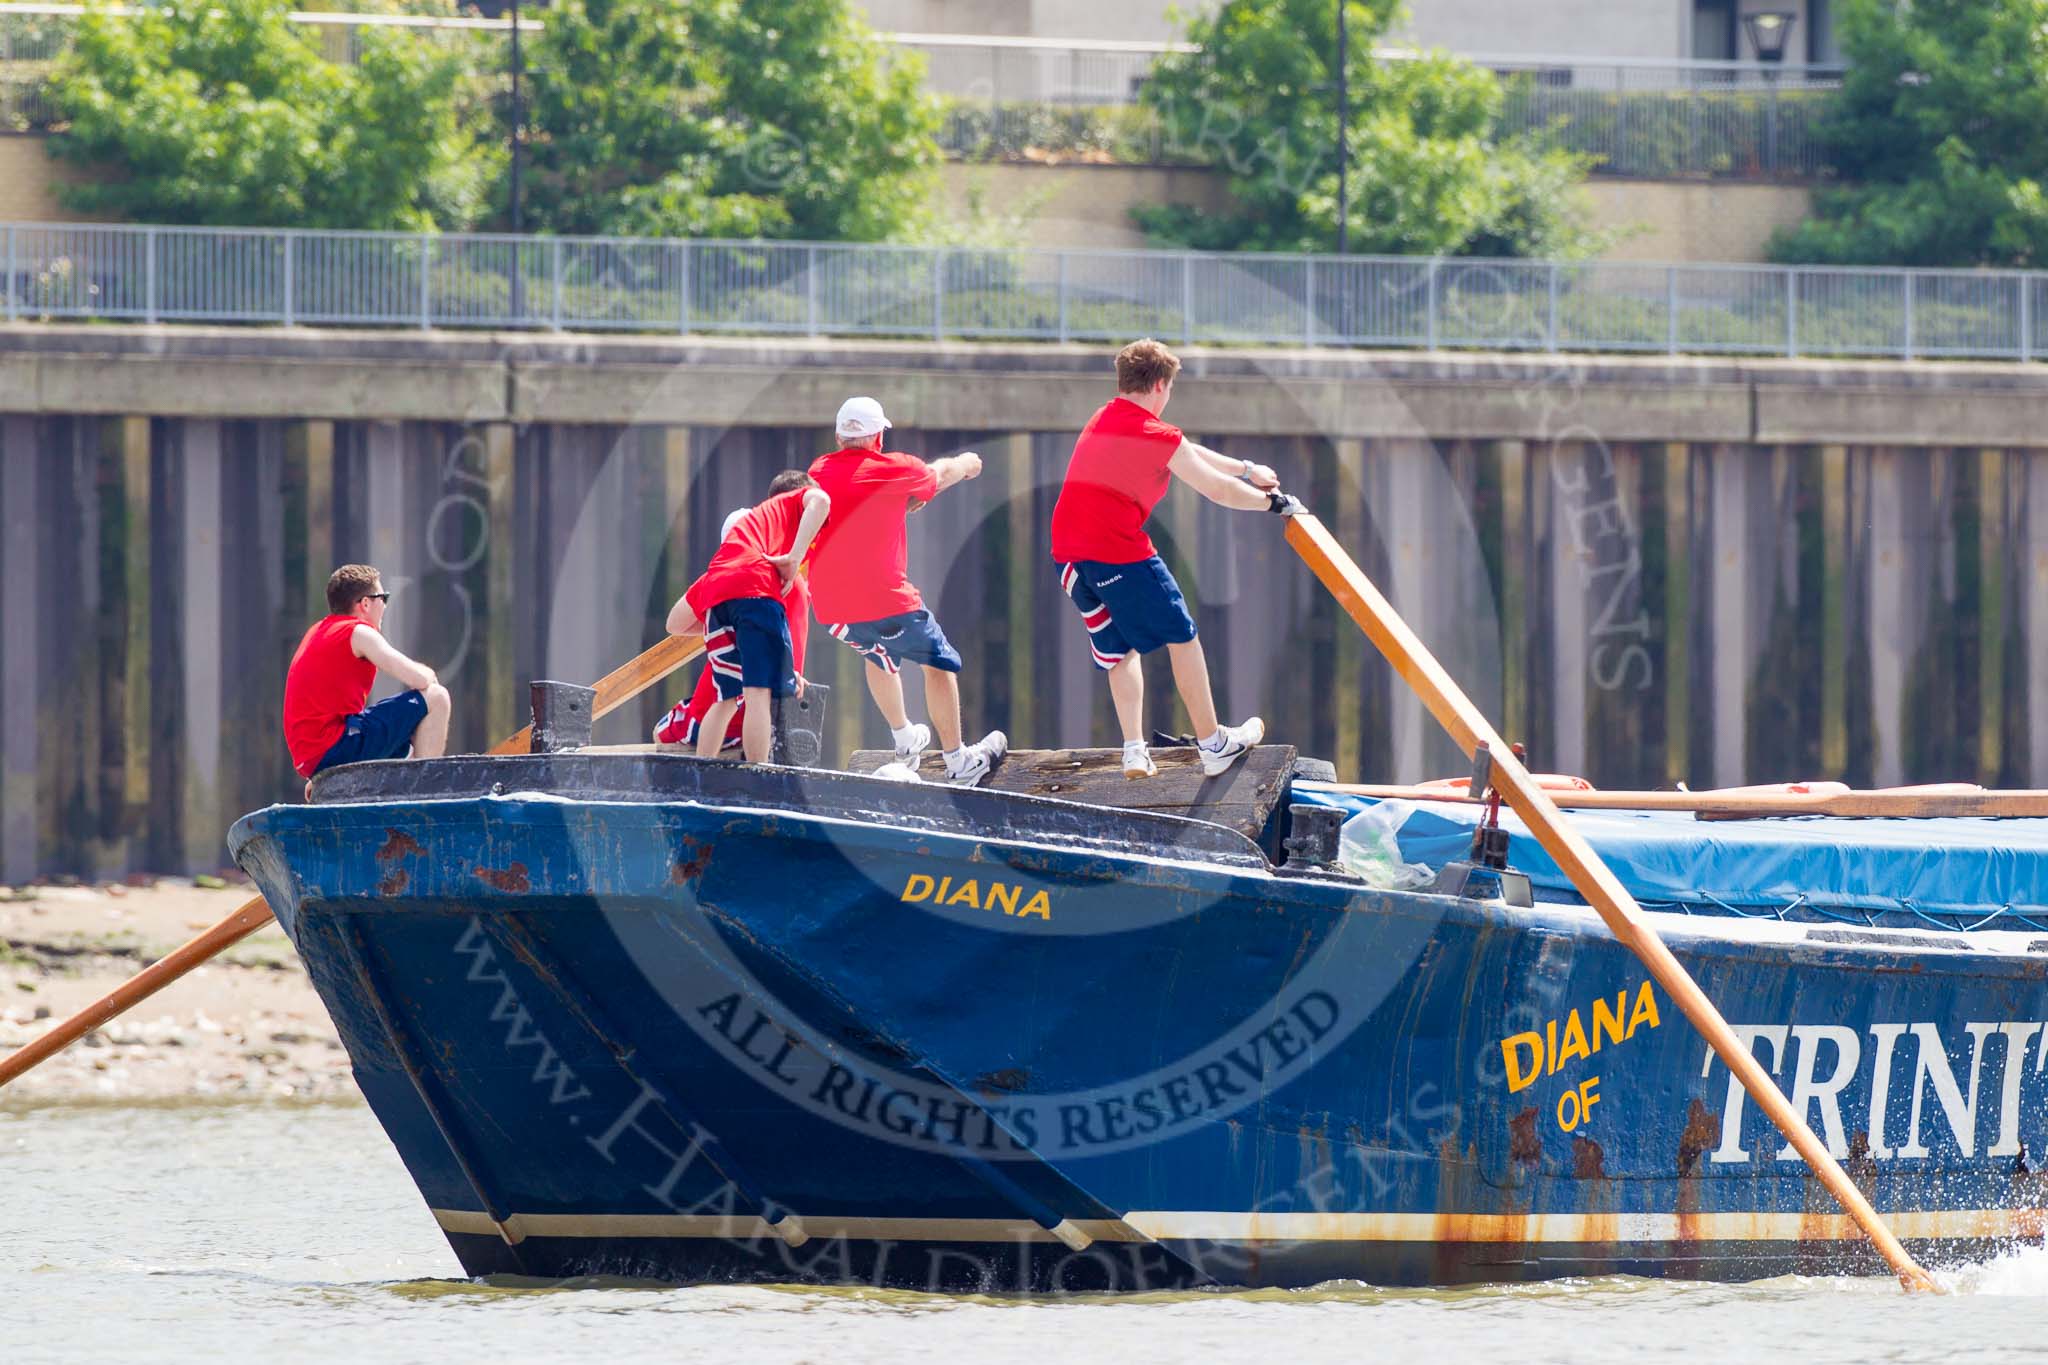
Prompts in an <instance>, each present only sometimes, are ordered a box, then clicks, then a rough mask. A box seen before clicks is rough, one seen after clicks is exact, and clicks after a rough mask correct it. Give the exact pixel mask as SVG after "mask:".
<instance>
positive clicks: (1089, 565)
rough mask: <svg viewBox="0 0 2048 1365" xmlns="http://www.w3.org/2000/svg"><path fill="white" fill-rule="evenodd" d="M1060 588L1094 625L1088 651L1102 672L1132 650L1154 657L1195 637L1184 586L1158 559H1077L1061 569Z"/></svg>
mask: <svg viewBox="0 0 2048 1365" xmlns="http://www.w3.org/2000/svg"><path fill="white" fill-rule="evenodd" d="M1060 587H1062V588H1064V589H1065V590H1066V594H1067V596H1068V597H1071V598H1073V599H1074V606H1075V607H1076V608H1078V609H1079V611H1080V613H1081V624H1082V625H1084V626H1086V627H1088V649H1089V651H1090V652H1091V653H1092V654H1094V656H1095V666H1096V667H1097V668H1114V667H1116V666H1117V665H1118V664H1119V663H1122V662H1123V659H1124V656H1125V655H1127V654H1129V653H1130V652H1131V651H1132V650H1136V651H1137V652H1138V653H1140V654H1150V653H1151V652H1152V651H1153V650H1155V649H1159V648H1162V647H1164V646H1166V645H1184V644H1186V643H1187V642H1188V641H1190V640H1192V639H1194V638H1195V618H1194V617H1192V616H1190V615H1188V604H1187V600H1186V599H1185V598H1183V597H1182V596H1181V595H1180V584H1178V583H1176V582H1174V581H1173V574H1172V573H1170V572H1169V571H1168V570H1167V567H1166V562H1165V561H1164V560H1162V559H1160V557H1159V556H1158V555H1153V556H1152V557H1151V558H1150V559H1141V560H1138V561H1137V562H1135V563H1132V564H1103V563H1100V562H1098V561H1096V560H1093V559H1077V560H1075V561H1074V562H1073V563H1071V564H1062V565H1060Z"/></svg>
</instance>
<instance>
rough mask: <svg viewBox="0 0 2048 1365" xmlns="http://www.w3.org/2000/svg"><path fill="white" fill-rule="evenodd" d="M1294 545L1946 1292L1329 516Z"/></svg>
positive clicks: (1758, 1084) (1807, 1142)
mask: <svg viewBox="0 0 2048 1365" xmlns="http://www.w3.org/2000/svg"><path fill="white" fill-rule="evenodd" d="M1287 543H1288V544H1290V545H1292V546H1293V547H1294V549H1295V552H1296V553H1297V554H1299V555H1300V556H1301V557H1302V559H1303V561H1304V562H1306V563H1307V564H1308V566H1309V568H1310V569H1311V570H1312V571H1313V572H1314V573H1315V576H1316V577H1317V578H1318V579H1320V580H1322V583H1323V586H1324V587H1326V588H1328V589H1329V590H1330V592H1331V594H1332V595H1334V596H1335V597H1336V599H1337V601H1338V603H1339V605H1341V606H1342V607H1343V608H1344V610H1345V612H1346V613H1348V614H1349V615H1350V617H1351V619H1352V620H1354V621H1356V622H1357V623H1358V624H1359V626H1360V628H1361V629H1363V630H1364V631H1365V633H1366V635H1367V637H1368V638H1370V639H1371V640H1372V642H1373V644H1374V645H1375V646H1376V647H1378V649H1379V651H1380V653H1382V654H1384V655H1385V656H1386V657H1387V662H1389V663H1391V664H1392V665H1393V666H1394V671H1395V672H1397V673H1399V674H1400V675H1401V677H1402V678H1403V679H1404V680H1405V681H1406V682H1407V683H1408V685H1409V686H1410V687H1412V688H1414V689H1415V691H1416V694H1417V695H1418V696H1420V697H1421V699H1422V703H1423V705H1425V706H1427V707H1428V708H1429V711H1430V714H1431V715H1433V716H1435V717H1436V718H1437V721H1438V722H1439V723H1440V724H1442V726H1443V727H1444V729H1445V730H1447V731H1449V732H1450V735H1451V738H1452V739H1454V740H1456V741H1457V743H1458V747H1459V748H1461V749H1463V750H1464V751H1465V752H1466V753H1467V754H1471V753H1473V752H1474V751H1475V750H1476V749H1477V747H1478V745H1479V744H1481V743H1482V742H1483V743H1484V744H1485V745H1486V746H1487V749H1488V751H1489V753H1490V755H1491V757H1492V760H1493V773H1494V785H1495V786H1496V787H1498V788H1499V789H1500V791H1501V793H1502V795H1504V796H1506V797H1507V799H1508V803H1509V804H1510V805H1511V806H1513V807H1514V809H1515V813H1516V814H1518V815H1520V816H1521V817H1522V819H1523V821H1524V822H1525V823H1527V825H1528V826H1529V829H1530V832H1531V833H1533V834H1534V835H1535V836H1536V838H1537V839H1538V840H1539V841H1540V842H1541V843H1542V844H1543V847H1544V848H1545V849H1546V850H1548V851H1549V853H1550V856H1551V857H1553V858H1555V859H1556V860H1557V864H1558V866H1559V867H1560V868H1562V869H1563V870H1564V872H1565V874H1566V875H1567V876H1569V877H1570V878H1571V879H1572V884H1573V885H1574V886H1576V887H1577V888H1578V890H1579V893H1580V894H1581V895H1583V896H1584V897H1585V898H1586V900H1587V901H1588V902H1589V903H1590V904H1591V905H1592V906H1593V908H1594V909H1595V910H1597V911H1598V912H1599V913H1600V918H1601V919H1602V920H1604V921H1606V924H1607V927H1608V929H1609V930H1610V931H1611V932H1612V933H1613V934H1614V936H1615V938H1617V939H1619V940H1620V941H1621V942H1622V943H1623V944H1624V945H1625V946H1626V947H1627V948H1628V949H1629V951H1631V952H1633V953H1634V954H1635V955H1636V956H1637V957H1638V958H1640V959H1642V963H1643V965H1644V966H1645V967H1647V968H1648V969H1649V972H1650V975H1651V976H1652V977H1653V978H1654V979H1655V980H1656V982H1657V984H1658V985H1660V986H1662V987H1663V988H1664V991H1665V993H1666V994H1667V995H1669V996H1670V997H1671V998H1672V999H1673V1000H1674V1001H1676V1002H1677V1004H1678V1007H1679V1009H1680V1010H1682V1011H1684V1013H1685V1017H1686V1018H1687V1019H1689V1020H1691V1021H1692V1024H1693V1027H1694V1028H1696V1029H1698V1030H1699V1032H1700V1034H1701V1036H1702V1037H1704V1038H1705V1039H1706V1040H1707V1044H1708V1046H1710V1047H1712V1048H1713V1049H1714V1051H1715V1052H1716V1053H1717V1054H1718V1055H1719V1056H1720V1058H1721V1060H1722V1062H1723V1063H1724V1064H1726V1066H1727V1067H1728V1069H1729V1071H1731V1072H1733V1073H1734V1074H1735V1075H1737V1076H1738V1077H1740V1078H1741V1080H1742V1083H1743V1086H1744V1087H1745V1088H1746V1089H1747V1090H1748V1091H1749V1093H1750V1095H1752V1096H1753V1097H1754V1098H1755V1099H1756V1102H1757V1104H1758V1106H1759V1107H1760V1108H1762V1109H1763V1110H1764V1111H1765V1112H1766V1113H1767V1114H1769V1115H1770V1117H1771V1121H1772V1122H1773V1123H1775V1124H1776V1125H1777V1126H1778V1130H1779V1131H1780V1132H1782V1133H1784V1135H1785V1137H1786V1139H1787V1140H1788V1141H1790V1142H1791V1144H1792V1145H1793V1146H1794V1147H1795V1148H1797V1149H1798V1151H1799V1154H1800V1155H1801V1156H1803V1157H1805V1158H1806V1162H1807V1165H1809V1166H1811V1167H1812V1168H1813V1171H1814V1174H1816V1175H1818V1176H1819V1177H1820V1178H1821V1181H1822V1183H1823V1184H1825V1185H1826V1186H1827V1187H1828V1190H1829V1192H1830V1193H1832V1194H1833V1195H1834V1196H1835V1199H1836V1200H1837V1201H1838V1202H1839V1203H1840V1204H1841V1206H1842V1207H1843V1209H1845V1210H1846V1211H1847V1212H1848V1213H1849V1215H1850V1216H1851V1217H1852V1218H1854V1219H1855V1220H1856V1222H1857V1224H1858V1225H1859V1226H1860V1227H1861V1228H1862V1229H1863V1231H1864V1233H1865V1234H1866V1235H1868V1236H1869V1238H1870V1240H1871V1242H1872V1243H1873V1244H1875V1246H1876V1247H1877V1249H1878V1251H1879V1252H1880V1253H1882V1254H1883V1256H1884V1258H1885V1260H1886V1261H1887V1262H1889V1263H1890V1265H1891V1267H1892V1269H1893V1270H1894V1271H1896V1272H1897V1274H1898V1276H1899V1281H1900V1283H1901V1284H1903V1285H1905V1286H1906V1288H1908V1289H1916V1290H1929V1291H1934V1292H1939V1290H1938V1289H1937V1286H1936V1285H1935V1283H1934V1281H1933V1280H1932V1279H1930V1278H1929V1277H1928V1274H1927V1272H1926V1271H1924V1270H1922V1269H1921V1268H1920V1267H1919V1265H1918V1264H1916V1263H1915V1262H1914V1260H1913V1258H1912V1257H1911V1256H1909V1255H1908V1254H1907V1253H1906V1249H1905V1247H1903V1246H1902V1245H1900V1243H1899V1239H1898V1238H1896V1237H1894V1236H1893V1235H1892V1231H1891V1229H1890V1228H1888V1227H1886V1226H1885V1224H1884V1221H1883V1220H1882V1219H1880V1218H1879V1217H1878V1215H1877V1210H1876V1209H1874V1208H1872V1207H1871V1206H1870V1201H1869V1200H1867V1199H1865V1198H1864V1197H1863V1192H1862V1191H1860V1190H1858V1189H1857V1188H1856V1186H1855V1185H1854V1184H1853V1183H1852V1182H1851V1181H1850V1179H1849V1177H1848V1175H1847V1173H1846V1172H1844V1171H1843V1170H1842V1168H1841V1166H1840V1165H1839V1164H1838V1163H1837V1162H1836V1161H1835V1158H1834V1157H1833V1155H1831V1154H1830V1153H1829V1151H1828V1149H1827V1148H1826V1147H1825V1146H1824V1145H1822V1143H1821V1141H1820V1140H1819V1139H1818V1138H1816V1137H1815V1136H1814V1135H1813V1131H1812V1130H1811V1129H1809V1128H1808V1127H1807V1126H1806V1121H1805V1119H1804V1118H1803V1117H1801V1116H1800V1115H1799V1114H1798V1113H1797V1112H1795V1111H1794V1110H1793V1108H1792V1106H1791V1104H1790V1103H1789V1102H1788V1101H1787V1100H1786V1099H1785V1096H1784V1094H1783V1093H1782V1092H1781V1091H1780V1090H1779V1089H1778V1086H1777V1083H1776V1082H1775V1081H1773V1080H1772V1079H1771V1077H1770V1075H1769V1074H1768V1073H1767V1072H1765V1071H1764V1069H1763V1067H1761V1066H1760V1065H1758V1064H1757V1060H1756V1058H1755V1057H1753V1056H1751V1055H1750V1051H1749V1049H1748V1048H1746V1047H1744V1046H1743V1045H1742V1043H1741V1041H1740V1040H1739V1039H1737V1038H1736V1036H1735V1033H1734V1031H1733V1030H1732V1029H1730V1028H1729V1027H1728V1023H1727V1021H1726V1020H1724V1019H1723V1018H1722V1017H1721V1012H1720V1011H1719V1010H1717V1009H1715V1008H1714V1004H1713V1002H1712V1001H1711V1000H1709V999H1707V996H1706V992H1704V991H1702V990H1701V989H1700V988H1699V983H1697V982H1696V981H1694V980H1693V979H1692V975H1691V973H1689V972H1687V971H1686V970H1685V967H1684V965H1683V964H1681V963H1680V962H1679V960H1678V959H1677V958H1675V957H1673V956H1672V955H1671V950H1670V949H1669V948H1667V947H1665V946H1664V940H1663V939H1661V938H1659V937H1658V936H1657V932H1656V930H1654V929H1652V928H1651V927H1650V925H1649V924H1648V923H1647V922H1646V921H1645V920H1644V918H1643V912H1642V909H1641V907H1639V906H1638V905H1637V904H1636V903H1635V899H1634V897H1632V896H1630V895H1629V893H1628V890H1627V888H1626V887H1624V886H1622V884H1621V882H1620V880H1619V879H1617V878H1616V877H1615V875H1614V873H1613V872H1612V871H1611V870H1610V869H1609V868H1608V866H1607V864H1606V863H1604V862H1602V861H1601V860H1600V855H1599V854H1597V853H1595V852H1594V851H1593V846H1592V845H1591V844H1588V843H1587V842H1586V841H1585V839H1584V838H1583V837H1582V836H1581V835H1580V834H1579V832H1578V831H1577V830H1575V829H1573V828H1572V826H1571V824H1570V822H1569V821H1567V820H1566V819H1565V818H1564V813H1563V812H1562V811H1560V810H1559V809H1558V807H1557V803H1556V802H1555V801H1553V800H1552V799H1551V796H1550V794H1549V793H1548V792H1545V791H1544V790H1543V789H1542V788H1540V787H1539V786H1537V785H1536V782H1535V780H1534V779H1533V778H1532V777H1531V776H1530V775H1529V772H1528V770H1527V769H1525V768H1524V767H1523V766H1522V765H1521V764H1520V763H1519V762H1517V761H1516V760H1515V757H1514V755H1513V753H1512V752H1511V751H1510V750H1509V748H1508V746H1507V745H1506V744H1504V743H1502V742H1501V738H1500V736H1499V735H1497V734H1495V733H1494V731H1493V727H1492V726H1491V725H1490V724H1488V723H1487V720H1486V717H1485V716H1484V715H1482V714H1481V713H1480V711H1479V708H1478V707H1476V706H1474V705H1473V704H1472V702H1471V700H1470V699H1469V698H1468V697H1466V695H1465V694H1464V692H1463V691H1462V690H1461V689H1460V688H1459V687H1458V685H1457V684H1456V683H1455V682H1453V681H1452V680H1451V677H1450V675H1449V674H1448V673H1446V672H1445V671H1444V669H1443V666H1442V665H1440V664H1439V663H1438V662H1437V661H1436V658H1435V656H1434V655H1432V654H1431V653H1430V652H1429V650H1428V649H1427V648H1426V647H1425V646H1424V645H1423V643H1422V641H1421V640H1420V639H1419V638H1417V636H1416V634H1415V632H1414V631H1412V630H1410V629H1409V628H1408V623H1407V622H1406V621H1404V620H1402V619H1401V616H1400V614H1399V613H1398V612H1396V611H1395V610H1394V608H1393V605H1392V604H1391V603H1389V602H1388V601H1387V599H1386V598H1385V597H1383V596H1381V595H1380V591H1379V589H1378V588H1376V587H1374V586H1373V583H1372V580H1371V579H1369V578H1367V577H1366V576H1365V573H1364V571H1363V570H1361V569H1360V568H1359V567H1358V565H1357V564H1355V563H1353V562H1352V559H1351V556H1350V555H1348V554H1346V553H1345V552H1344V547H1343V546H1341V545H1339V544H1338V543H1337V541H1336V539H1335V538H1334V537H1333V536H1331V535H1330V533H1329V531H1328V530H1327V529H1326V528H1325V527H1324V526H1323V524H1322V522H1320V521H1319V520H1317V519H1316V518H1314V517H1312V516H1307V515H1301V516H1295V517H1291V518H1289V520H1288V523H1287Z"/></svg>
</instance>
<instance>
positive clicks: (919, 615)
mask: <svg viewBox="0 0 2048 1365" xmlns="http://www.w3.org/2000/svg"><path fill="white" fill-rule="evenodd" d="M825 629H826V630H828V631H830V632H831V633H832V638H833V639H835V640H844V641H845V642H846V643H847V644H849V645H851V646H852V647H853V650H854V652H855V653H857V654H859V655H860V656H861V657H862V658H864V659H866V660H867V661H868V662H869V663H871V664H873V665H875V667H877V668H879V669H881V670H882V671H883V672H884V673H894V672H895V671H896V670H897V669H898V668H899V667H900V666H902V665H903V664H923V665H924V666H925V667H927V668H936V669H939V670H941V671H942V672H946V673H958V672H959V671H960V652H959V651H958V650H956V649H954V648H953V643H952V641H950V640H948V639H947V638H946V632H945V631H943V630H940V629H939V623H938V622H937V621H934V620H932V614H931V613H930V612H928V611H926V610H925V609H924V608H923V607H919V608H918V609H917V610H916V611H906V612H900V613H898V614H897V615H895V616H884V617H883V618H882V619H881V620H879V621H856V622H854V623H853V624H852V625H850V626H827V627H825Z"/></svg>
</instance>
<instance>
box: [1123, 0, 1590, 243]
mask: <svg viewBox="0 0 2048 1365" xmlns="http://www.w3.org/2000/svg"><path fill="white" fill-rule="evenodd" d="M1338 4H1339V0H1224V3H1223V4H1222V6H1221V7H1219V8H1218V9H1217V10H1216V12H1215V13H1214V15H1213V16H1210V17H1197V18H1195V19H1192V20H1190V21H1188V23H1187V38H1188V41H1189V42H1191V43H1193V44H1195V45H1196V46H1197V47H1198V48H1199V49H1200V50H1199V51H1197V52H1192V53H1187V54H1184V55H1177V56H1171V57H1168V58H1166V59H1165V60H1163V61H1162V62H1161V64H1160V67H1159V69H1158V70H1157V72H1156V73H1155V74H1154V76H1153V79H1152V80H1151V82H1150V83H1149V84H1148V85H1147V87H1146V90H1145V99H1146V100H1147V101H1148V102H1149V103H1150V104H1152V106H1153V107H1154V108H1156V109H1157V110H1158V111H1159V113H1160V116H1161V118H1162V119H1163V120H1164V122H1165V125H1166V128H1167V135H1168V137H1169V138H1170V140H1171V143H1172V145H1173V146H1174V148H1175V149H1176V150H1177V151H1178V152H1181V153H1194V154H1196V155H1199V156H1201V157H1202V158H1203V159H1205V160H1207V161H1210V162H1212V163H1214V164H1216V165H1218V166H1219V167H1221V168H1222V169H1223V170H1224V171H1225V172H1226V173H1227V174H1228V176H1229V183H1230V192H1231V198H1232V200H1233V201H1234V206H1233V208H1232V210H1231V211H1229V212H1227V213H1223V214H1214V213H1210V214H1202V213H1198V212H1195V211H1193V210H1189V209H1186V208H1174V207H1162V206H1146V207H1144V208H1141V209H1140V210H1139V211H1138V213H1137V215H1136V216H1137V218H1138V220H1139V223H1140V225H1141V226H1143V227H1144V228H1146V229H1147V231H1149V232H1150V233H1151V234H1152V235H1153V236H1155V237H1157V238H1159V239H1161V240H1164V241H1168V242H1173V243H1176V244H1181V245H1188V246H1197V247H1204V248H1213V249H1256V250H1283V251H1296V250H1299V251H1328V250H1331V249H1333V248H1334V247H1335V246H1336V244H1337V149H1336V144H1337V107H1336V36H1335V35H1336V31H1337V11H1338ZM1399 9H1400V7H1399V4H1398V3H1397V0H1345V3H1344V13H1345V22H1346V24H1347V25H1348V30H1347V41H1348V44H1349V48H1350V56H1349V62H1348V65H1349V78H1350V79H1349V86H1350V101H1349V103H1350V120H1349V135H1348V138H1347V140H1346V151H1347V153H1348V158H1349V160H1348V165H1349V174H1350V187H1349V188H1350V196H1351V202H1350V214H1349V217H1350V224H1349V227H1350V234H1349V235H1350V246H1351V249H1352V250H1354V251H1361V252H1383V253H1389V254H1427V255H1435V254H1444V255H1453V254H1457V255H1507V256H1536V255H1541V256H1570V255H1577V254H1583V253H1585V252H1587V251H1589V250H1591V249H1593V248H1594V247H1596V246H1597V245H1598V240H1599V239H1598V238H1596V237H1595V236H1594V235H1593V234H1591V233H1590V232H1588V231H1587V230H1586V228H1585V227H1584V226H1583V223H1582V220H1581V217H1580V213H1579V210H1578V208H1577V206H1576V204H1575V202H1574V198H1573V189H1574V187H1575V186H1576V185H1577V184H1578V182H1579V181H1580V180H1581V179H1583V178H1584V176H1585V173H1586V170H1587V169H1588V167H1589V166H1590V165H1591V162H1590V159H1588V158H1585V157H1581V156H1576V155H1573V154H1570V153H1567V152H1562V151H1547V150H1544V149H1543V148H1541V147H1539V146H1538V145H1537V144H1536V142H1535V140H1534V139H1532V138H1529V137H1523V136H1513V137H1503V136H1502V135H1501V133H1500V130H1499V122H1500V112H1501V104H1502V91H1501V85H1500V81H1499V79H1498V78H1497V77H1495V76H1494V74H1493V73H1492V72H1490V71H1487V70H1485V69H1483V68H1481V67H1476V66H1474V65H1473V64H1472V63H1470V62H1468V61H1465V60H1463V59H1462V58H1459V57H1455V56H1452V55H1450V54H1448V53H1443V52H1429V53H1423V54H1420V55H1418V56H1416V57H1414V58H1412V59H1404V60H1398V61H1396V60H1380V59H1376V58H1375V56H1374V54H1373V48H1374V45H1375V43H1377V42H1378V41H1380V40H1381V39H1382V38H1383V36H1384V35H1385V33H1386V31H1387V28H1388V26H1389V25H1391V24H1392V23H1393V21H1394V20H1395V18H1396V17H1397V16H1398V14H1399Z"/></svg>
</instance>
